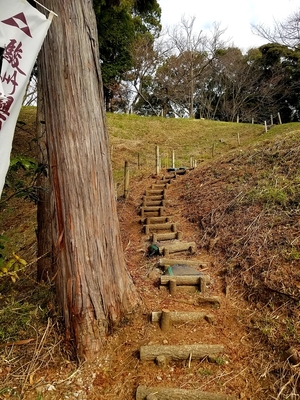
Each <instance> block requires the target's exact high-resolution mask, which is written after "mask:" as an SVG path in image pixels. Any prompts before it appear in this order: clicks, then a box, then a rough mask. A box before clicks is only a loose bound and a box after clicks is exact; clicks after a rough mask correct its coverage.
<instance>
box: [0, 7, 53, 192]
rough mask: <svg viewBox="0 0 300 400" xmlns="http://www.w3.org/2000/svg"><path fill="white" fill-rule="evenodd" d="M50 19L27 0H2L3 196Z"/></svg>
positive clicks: (0, 137)
mask: <svg viewBox="0 0 300 400" xmlns="http://www.w3.org/2000/svg"><path fill="white" fill-rule="evenodd" d="M50 23H51V20H50V19H47V18H46V17H45V16H44V15H43V14H42V13H40V12H39V11H38V10H36V9H35V8H34V7H32V6H31V5H30V4H29V3H27V1H26V0H0V67H1V74H0V83H1V84H0V196H1V193H2V190H3V186H4V183H5V176H6V173H7V170H8V168H9V162H10V153H11V147H12V141H13V136H14V131H15V127H16V123H17V119H18V116H19V112H20V109H21V106H22V101H23V97H24V95H25V91H26V87H27V84H28V81H29V78H30V73H31V71H32V68H33V66H34V63H35V61H36V58H37V55H38V52H39V51H40V48H41V46H42V44H43V41H44V38H45V36H46V34H47V31H48V28H49V26H50ZM1 55H2V56H1Z"/></svg>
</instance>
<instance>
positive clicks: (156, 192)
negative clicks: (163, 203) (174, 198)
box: [145, 189, 166, 196]
mask: <svg viewBox="0 0 300 400" xmlns="http://www.w3.org/2000/svg"><path fill="white" fill-rule="evenodd" d="M165 194H166V190H165V189H162V190H149V189H148V190H146V192H145V196H165Z"/></svg>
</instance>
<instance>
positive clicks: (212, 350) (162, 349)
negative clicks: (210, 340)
mask: <svg viewBox="0 0 300 400" xmlns="http://www.w3.org/2000/svg"><path fill="white" fill-rule="evenodd" d="M223 352H224V346H222V345H220V344H190V345H188V344H186V345H155V344H154V345H150V346H141V347H140V359H141V361H154V360H155V359H156V357H158V356H165V357H166V358H168V359H171V360H175V361H176V360H188V359H194V360H195V359H197V360H199V359H203V358H205V357H214V356H217V355H218V354H221V353H223Z"/></svg>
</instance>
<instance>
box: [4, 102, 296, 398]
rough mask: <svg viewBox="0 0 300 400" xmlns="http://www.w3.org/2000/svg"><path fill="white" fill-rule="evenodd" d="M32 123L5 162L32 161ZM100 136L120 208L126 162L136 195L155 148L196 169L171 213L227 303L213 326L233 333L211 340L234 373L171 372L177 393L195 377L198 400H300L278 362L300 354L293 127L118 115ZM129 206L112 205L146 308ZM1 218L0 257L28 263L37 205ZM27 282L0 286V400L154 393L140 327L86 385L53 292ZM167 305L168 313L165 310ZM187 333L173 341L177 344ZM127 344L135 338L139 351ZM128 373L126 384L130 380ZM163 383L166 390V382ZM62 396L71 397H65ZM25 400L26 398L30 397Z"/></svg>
mask: <svg viewBox="0 0 300 400" xmlns="http://www.w3.org/2000/svg"><path fill="white" fill-rule="evenodd" d="M34 118H35V110H34V109H33V108H29V109H26V110H23V112H22V114H21V115H20V118H19V119H20V121H23V122H25V125H24V124H22V125H21V124H19V128H18V129H17V136H16V139H15V144H14V154H20V153H22V154H25V155H27V154H28V155H31V156H32V155H34V154H35V152H36V149H35V147H34V145H35V140H34V123H33V121H34ZM107 124H108V130H109V133H110V140H111V151H112V165H113V172H114V177H115V181H116V185H118V194H119V196H121V195H122V190H123V187H122V185H123V166H124V162H125V161H128V162H129V165H130V169H131V179H132V186H133V187H134V188H135V190H140V191H141V193H142V189H143V188H144V187H145V184H146V183H145V182H148V181H149V176H151V174H153V173H154V172H155V146H156V145H158V146H159V147H160V149H161V153H162V163H163V165H164V166H170V165H171V152H172V150H174V151H175V155H176V166H177V167H178V166H181V165H185V166H189V162H190V157H191V156H192V157H193V158H194V159H196V160H197V162H198V168H197V169H196V170H195V171H192V172H190V173H189V174H188V175H187V176H186V177H184V178H183V179H182V180H181V181H180V183H178V185H177V186H176V193H177V194H175V193H174V196H177V198H176V199H175V198H174V202H177V203H178V206H177V208H176V206H175V204H172V207H173V211H174V212H176V216H177V217H178V218H181V220H180V222H181V223H182V224H191V226H192V230H193V235H194V236H193V237H194V238H196V240H197V244H198V246H199V249H200V250H201V251H202V250H203V251H206V250H208V251H210V253H211V254H210V257H213V258H214V259H215V262H214V271H213V274H214V275H215V276H214V280H215V281H217V280H218V279H219V280H220V282H221V284H220V285H221V289H222V290H223V291H224V293H226V294H227V296H228V298H229V299H230V301H231V303H232V306H231V307H229V306H228V308H227V309H226V311H224V315H223V316H222V318H223V320H221V321H220V323H221V322H223V323H225V322H226V318H228V319H230V321H231V318H232V320H234V318H238V322H239V324H238V327H236V328H234V329H233V328H232V326H234V325H229V327H227V328H226V329H225V330H224V332H225V333H224V332H223V331H222V329H221V327H220V328H218V327H217V328H216V329H219V335H223V334H224V335H225V334H226V335H228V337H230V339H228V345H229V348H230V351H229V354H230V357H231V359H232V360H233V361H232V363H233V364H235V363H236V365H237V366H239V367H240V369H239V370H238V371H237V370H236V369H231V365H230V364H229V365H227V364H224V365H222V366H221V368H218V367H219V366H217V365H213V366H209V367H207V365H206V364H205V363H204V364H203V363H199V364H193V362H192V367H191V368H186V370H185V372H186V374H185V375H181V373H179V371H178V370H177V367H174V368H175V372H174V373H173V372H172V373H171V376H172V377H173V375H174V377H175V378H176V380H177V381H178V382H179V384H180V385H181V386H182V387H193V384H194V377H193V376H192V374H194V376H197V377H201V381H202V387H203V389H207V388H213V389H217V388H218V387H220V385H225V386H227V387H228V388H229V389H230V390H232V391H235V390H236V388H237V387H238V386H241V385H243V384H244V385H245V388H244V391H245V392H247V393H251V395H252V399H255V400H258V399H264V398H270V399H271V398H272V399H276V400H283V399H297V398H299V363H297V362H296V363H291V362H290V361H291V360H290V358H289V356H286V350H287V349H289V348H293V349H295V351H296V352H298V351H299V350H300V348H299V347H300V323H299V321H300V315H299V312H300V311H299V300H300V299H299V297H300V275H299V267H300V265H299V261H300V247H299V246H300V239H299V213H300V211H299V210H300V206H299V201H300V189H299V187H300V180H299V168H298V166H299V165H300V144H299V143H300V142H299V131H300V124H287V125H283V126H277V127H274V128H272V129H271V130H270V131H269V132H268V133H264V127H263V126H259V125H251V124H235V123H223V122H215V121H214V122H213V121H205V120H200V121H199V120H198V121H196V120H193V121H191V120H187V119H185V120H178V119H169V120H166V119H162V118H145V117H137V116H134V115H116V114H109V115H108V116H107ZM28 137H29V140H28ZM238 138H239V140H238ZM24 143H25V144H26V145H24ZM28 143H29V144H28ZM27 144H28V145H27ZM138 155H139V162H140V165H139V166H138ZM4 199H5V196H4ZM177 200H178V201H177ZM137 204H138V201H136V200H133V199H132V198H130V199H129V200H128V201H127V202H123V200H121V199H120V201H119V210H120V211H121V212H120V219H121V227H122V234H123V241H124V244H125V246H124V248H126V250H125V251H126V257H127V259H128V263H129V266H130V268H132V270H131V273H132V274H133V275H134V278H135V281H136V283H137V285H139V286H141V287H142V289H141V293H142V294H143V296H146V304H149V303H150V302H151V296H152V297H153V293H154V292H155V290H156V289H155V288H153V285H152V284H151V283H149V282H148V280H147V279H148V278H147V276H148V273H149V271H150V270H151V269H153V263H151V262H150V261H149V260H147V261H145V260H143V261H142V262H140V264H138V263H137V259H136V258H135V257H136V256H134V255H133V250H132V248H133V247H134V245H133V244H134V243H138V239H135V238H134V235H136V232H137V235H139V234H140V233H139V232H138V231H137V229H136V228H135V227H134V226H132V227H131V226H130V224H127V223H126V221H127V222H128V221H131V222H132V215H134V213H135V212H136V211H137ZM0 207H1V215H0V223H1V231H0V235H2V234H4V235H5V236H6V237H7V238H8V240H7V244H5V249H4V252H5V255H7V257H9V256H10V254H11V252H12V251H15V252H16V253H17V254H20V255H21V256H22V257H23V258H25V259H26V260H27V261H28V262H30V261H33V260H34V259H35V249H36V243H35V232H34V230H35V226H36V221H35V207H34V205H32V204H31V203H28V202H24V200H18V199H15V198H12V199H11V200H10V201H9V202H8V203H6V204H1V205H0ZM132 225H133V224H132ZM128 226H130V228H128ZM185 226H187V225H185ZM132 229H133V230H132ZM134 230H136V231H134ZM136 248H137V247H136ZM136 248H135V249H136ZM135 253H136V251H135ZM140 259H141V260H142V255H141V257H140ZM34 276H35V275H34V264H33V265H32V266H31V268H30V271H29V270H28V271H24V273H22V274H21V275H20V280H19V281H17V283H16V284H15V285H14V284H12V282H10V281H9V279H8V280H6V281H5V280H3V279H2V280H1V282H0V307H1V311H0V335H1V343H2V344H1V345H4V346H2V347H0V380H1V385H0V399H2V398H4V399H7V398H16V399H17V398H22V397H23V398H24V399H25V398H26V399H32V398H37V399H39V400H42V399H43V400H44V399H56V398H57V399H59V398H66V397H64V396H72V393H73V392H74V393H76V395H78V396H79V398H82V399H85V398H89V397H86V396H88V395H87V394H84V393H83V392H84V390H86V393H88V390H91V389H89V388H90V386H91V385H92V384H93V385H94V387H95V388H96V389H95V392H97V390H98V389H99V391H100V390H101V393H102V394H103V397H95V396H96V395H97V393H96V394H95V392H93V393H94V397H91V396H92V394H90V398H93V399H96V398H97V399H98V398H99V399H100V398H101V399H102V398H103V399H117V398H122V399H131V398H132V396H133V388H134V387H136V385H137V381H138V380H140V381H141V382H143V381H144V382H148V383H152V384H155V383H156V382H155V381H153V382H149V371H151V374H152V375H153V376H157V372H156V367H155V366H150V367H149V370H148V371H147V372H145V369H144V368H142V367H141V365H140V364H139V362H138V361H137V358H136V352H137V350H138V343H140V341H142V342H143V341H145V342H146V341H147V340H148V341H150V340H151V338H152V337H153V335H156V334H157V332H155V329H154V328H153V327H151V326H149V325H147V324H146V321H145V320H144V319H143V320H141V321H137V324H138V325H132V326H130V325H129V326H128V327H127V328H126V329H127V330H126V329H125V331H122V335H123V336H120V337H118V332H116V334H115V335H114V336H113V338H112V339H111V342H109V344H108V349H107V354H105V355H103V359H102V361H101V362H100V364H99V365H98V366H97V367H95V368H97V369H95V370H93V371H94V372H93V373H89V372H88V371H89V369H88V368H86V367H85V366H84V365H82V366H78V365H77V363H76V361H72V362H71V361H70V354H71V352H70V351H69V350H70V349H68V348H66V347H65V343H63V341H62V335H61V334H60V324H59V322H60V320H59V318H58V316H57V315H56V314H55V312H54V310H55V307H54V306H53V302H54V299H53V293H52V292H51V289H52V288H51V285H45V286H44V287H37V286H36V284H35V280H34ZM5 279H7V278H5ZM148 286H149V287H148ZM155 293H156V292H155ZM147 296H149V297H147ZM164 301H165V302H166V304H167V305H168V303H167V301H169V300H168V299H167V298H165V299H164ZM241 304H243V305H246V306H245V309H244V310H240V308H241ZM226 313H228V314H226ZM16 316H18V318H16ZM4 317H5V318H7V319H5V318H4ZM8 317H15V319H16V320H19V322H20V318H23V321H24V323H23V326H22V328H21V327H20V325H18V324H15V329H14V330H13V326H12V323H11V322H9V323H8V322H7V321H8V319H9V318H8ZM1 318H2V319H1ZM49 318H51V319H49ZM220 319H221V317H220ZM10 321H11V319H10ZM8 325H9V326H8ZM8 327H9V328H10V329H8ZM185 328H186V327H179V328H178V331H181V330H182V332H183V335H184V332H185V331H184V329H185ZM191 329H194V327H193V328H191ZM195 329H196V327H195ZM235 329H236V331H235ZM120 332H121V331H120ZM132 332H135V334H136V335H137V338H136V341H135V338H134V336H132V335H133V333H132ZM241 332H243V335H244V336H242V338H241V336H240V335H241ZM120 335H121V333H120ZM26 340H27V341H28V340H29V341H28V342H23V344H21V345H18V344H16V343H17V342H20V341H26ZM231 341H232V342H231ZM7 342H9V343H11V344H10V345H7ZM240 346H242V348H243V349H244V350H243V351H244V353H243V354H242V353H241V352H242V350H239V348H240ZM245 349H246V350H247V349H248V350H247V351H248V353H247V351H246V350H245ZM237 353H238V354H237ZM239 353H241V354H239ZM253 354H255V355H256V357H255V358H253V357H252V355H253ZM45 371H46V372H45ZM47 371H48V373H49V376H47ZM128 371H134V373H132V374H131V375H129V373H128ZM155 374H156V375H155ZM177 374H178V375H177ZM189 374H190V375H189ZM161 375H162V376H163V377H165V379H166V380H167V379H169V378H168V372H163V373H162V374H161ZM170 379H171V378H170ZM172 379H173V378H172ZM81 381H83V382H81ZM49 382H51V384H50V383H49ZM51 385H52V386H53V387H54V388H55V390H54V389H53V387H52V386H51ZM71 386H72V387H73V389H74V388H75V389H76V390H75V389H74V390H73V389H72V390H73V392H72V391H71V390H70V388H71ZM97 388H98V389H97ZM240 390H241V391H242V390H243V389H242V388H241V389H240ZM32 393H35V397H30V396H32ZM74 393H73V394H74ZM101 396H102V395H101ZM245 396H247V395H245ZM297 396H298V397H297ZM241 398H249V399H250V397H242V395H241Z"/></svg>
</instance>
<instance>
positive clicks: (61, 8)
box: [40, 0, 139, 361]
mask: <svg viewBox="0 0 300 400" xmlns="http://www.w3.org/2000/svg"><path fill="white" fill-rule="evenodd" d="M43 4H44V5H45V6H46V7H47V8H49V9H52V10H53V11H55V12H56V13H57V14H58V17H55V18H54V19H53V22H52V24H51V27H50V29H49V32H48V35H47V37H46V40H45V42H44V46H43V51H42V53H41V56H40V65H41V71H40V76H41V79H42V88H43V96H44V104H45V123H46V132H47V144H48V154H49V170H50V179H51V185H52V189H53V195H54V215H53V218H52V221H51V224H52V232H53V237H52V242H53V248H54V257H55V260H54V261H55V265H54V267H55V274H56V289H57V296H58V302H59V304H60V307H61V310H62V314H63V317H64V322H65V330H66V338H67V339H72V340H73V341H74V343H75V345H76V351H77V356H78V357H79V358H80V359H86V360H89V361H90V360H92V359H94V358H96V356H97V355H98V354H99V352H100V351H101V349H102V348H103V346H104V344H105V339H106V336H107V334H108V333H109V332H110V330H111V329H112V327H113V326H115V325H116V324H118V323H119V322H120V320H121V319H122V318H123V317H124V316H125V315H126V314H127V313H128V312H129V311H131V310H132V309H133V308H134V307H135V306H137V305H138V303H139V298H138V296H137V294H136V291H135V288H134V285H133V283H132V279H131V277H130V275H129V273H128V271H127V269H126V265H125V261H124V255H123V250H122V244H121V238H120V231H119V222H118V217H117V210H116V203H115V199H114V189H113V178H112V169H111V163H110V152H109V143H108V134H107V129H106V126H105V112H104V100H103V87H102V80H101V72H100V67H99V59H100V57H99V53H98V37H97V29H96V20H95V14H94V11H93V6H92V5H93V2H92V1H90V0H73V1H71V2H57V1H55V0H44V2H43Z"/></svg>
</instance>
